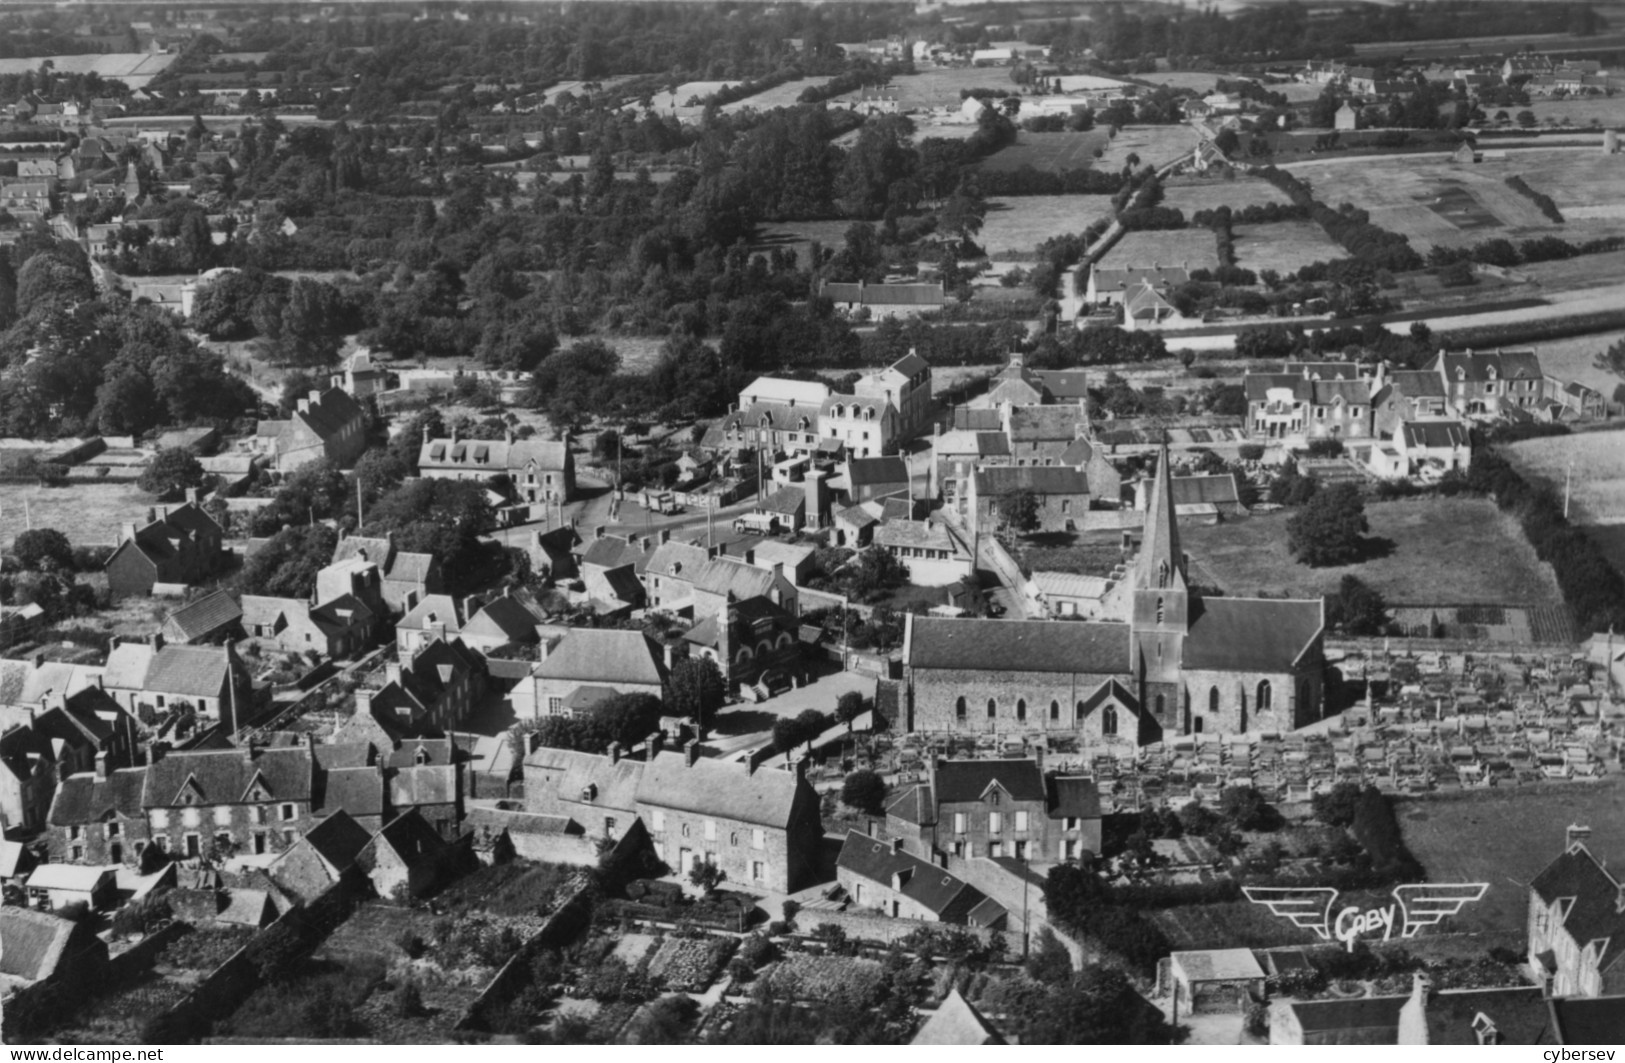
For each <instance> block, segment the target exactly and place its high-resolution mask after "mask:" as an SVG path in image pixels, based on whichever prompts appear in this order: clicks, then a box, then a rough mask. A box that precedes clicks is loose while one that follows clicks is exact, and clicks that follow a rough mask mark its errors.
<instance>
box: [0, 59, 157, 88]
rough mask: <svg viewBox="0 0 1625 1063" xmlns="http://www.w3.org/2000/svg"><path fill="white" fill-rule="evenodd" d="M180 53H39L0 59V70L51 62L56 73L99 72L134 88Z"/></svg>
mask: <svg viewBox="0 0 1625 1063" xmlns="http://www.w3.org/2000/svg"><path fill="white" fill-rule="evenodd" d="M178 58H180V56H179V55H178V54H176V53H161V54H156V55H155V54H152V53H149V52H109V53H107V54H105V55H99V54H86V55H39V56H32V57H29V58H24V59H0V74H26V73H28V72H29V71H31V70H38V69H39V68H40V65H41V64H42V63H50V64H51V67H52V69H53V70H55V71H56V73H57V74H58V75H62V74H92V73H94V74H99V75H100V76H102V77H104V78H117V79H118V80H119V81H122V82H124V83H125V84H126V85H128V86H130V91H131V92H135V91H138V90H140V89H144V88H146V87H147V82H149V81H151V80H152V79H153V78H155V77H157V76H158V75H159V74H162V73H163V72H164V71H165V70H166V69H168V68H169V65H170V64H171V63H173V62H174V61H175V60H176V59H178Z"/></svg>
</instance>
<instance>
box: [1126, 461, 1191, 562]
mask: <svg viewBox="0 0 1625 1063" xmlns="http://www.w3.org/2000/svg"><path fill="white" fill-rule="evenodd" d="M1170 464H1171V463H1170V462H1169V460H1168V441H1167V440H1166V439H1164V440H1163V441H1162V449H1161V450H1159V451H1158V452H1157V477H1156V480H1155V481H1154V483H1153V484H1152V487H1151V498H1150V500H1149V502H1148V503H1147V504H1146V507H1145V534H1144V537H1143V538H1142V539H1141V541H1140V556H1139V557H1138V558H1137V559H1136V561H1135V566H1134V567H1135V572H1134V584H1135V586H1136V587H1137V588H1139V589H1141V590H1164V589H1176V590H1179V591H1184V590H1185V589H1186V587H1185V554H1184V551H1182V550H1181V549H1180V548H1179V524H1178V522H1177V521H1176V520H1175V519H1174V488H1173V483H1172V477H1173V473H1172V470H1171V469H1170Z"/></svg>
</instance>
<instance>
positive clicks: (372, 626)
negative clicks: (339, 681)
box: [242, 594, 380, 658]
mask: <svg viewBox="0 0 1625 1063" xmlns="http://www.w3.org/2000/svg"><path fill="white" fill-rule="evenodd" d="M375 600H376V599H375ZM379 619H380V617H378V616H377V614H376V613H374V611H373V607H371V606H369V605H368V604H367V603H366V602H364V601H362V600H361V599H359V598H357V597H355V596H354V595H350V594H345V595H341V596H339V597H337V598H334V599H331V600H329V601H324V602H322V603H321V604H320V605H311V604H310V603H309V602H306V601H303V600H302V599H298V598H270V597H264V596H261V595H257V594H245V595H243V599H242V628H243V630H244V632H245V633H246V634H247V635H248V637H250V638H252V639H254V640H256V641H257V642H258V643H260V644H261V645H263V646H270V647H274V648H275V649H278V650H281V651H282V652H284V653H308V652H310V651H315V652H316V653H319V654H321V655H322V656H324V657H330V658H339V657H346V656H349V655H350V654H352V653H360V652H362V651H363V650H366V649H367V648H369V647H370V646H371V645H372V644H373V642H374V641H375V640H374V637H373V636H374V632H375V630H376V628H377V625H378V621H379Z"/></svg>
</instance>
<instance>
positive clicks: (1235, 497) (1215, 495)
mask: <svg viewBox="0 0 1625 1063" xmlns="http://www.w3.org/2000/svg"><path fill="white" fill-rule="evenodd" d="M1168 487H1169V489H1170V490H1171V491H1172V493H1173V497H1174V505H1176V506H1191V505H1202V504H1212V505H1236V504H1239V503H1240V502H1241V493H1240V491H1238V490H1237V488H1236V476H1235V474H1234V473H1229V472H1221V473H1214V474H1212V475H1206V476H1175V477H1172V478H1171V479H1170V482H1169V484H1168Z"/></svg>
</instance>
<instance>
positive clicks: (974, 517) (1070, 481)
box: [965, 465, 1089, 534]
mask: <svg viewBox="0 0 1625 1063" xmlns="http://www.w3.org/2000/svg"><path fill="white" fill-rule="evenodd" d="M1021 494H1026V495H1030V496H1031V497H1032V498H1033V500H1034V501H1035V502H1036V504H1037V514H1036V516H1037V525H1036V527H1034V528H1032V529H1030V530H1032V531H1041V532H1052V531H1067V532H1070V531H1076V530H1077V528H1078V526H1079V525H1080V524H1081V523H1082V522H1083V514H1084V513H1086V512H1088V509H1089V481H1088V478H1087V477H1085V476H1084V474H1083V473H1081V472H1079V471H1078V470H1076V469H1067V468H1061V467H1048V468H1046V467H1042V466H1030V465H1029V466H995V467H993V468H988V469H978V470H977V471H976V472H975V473H973V474H972V475H971V477H970V490H969V492H968V493H967V495H966V506H965V515H966V517H967V519H968V522H969V524H970V530H971V532H972V533H974V534H982V533H984V532H985V533H987V534H992V533H993V532H994V531H995V530H997V529H998V528H1001V527H1003V526H1004V525H1005V524H1006V523H1007V519H1006V517H1005V515H1004V514H1003V513H1002V512H1001V510H1000V505H1001V503H1003V501H1004V500H1005V499H1007V498H1010V497H1011V496H1014V495H1021Z"/></svg>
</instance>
